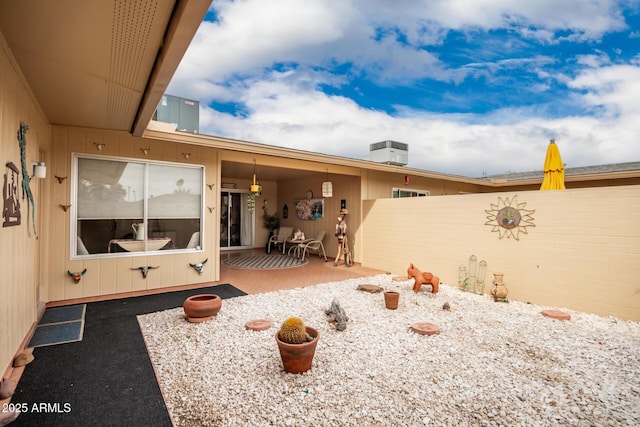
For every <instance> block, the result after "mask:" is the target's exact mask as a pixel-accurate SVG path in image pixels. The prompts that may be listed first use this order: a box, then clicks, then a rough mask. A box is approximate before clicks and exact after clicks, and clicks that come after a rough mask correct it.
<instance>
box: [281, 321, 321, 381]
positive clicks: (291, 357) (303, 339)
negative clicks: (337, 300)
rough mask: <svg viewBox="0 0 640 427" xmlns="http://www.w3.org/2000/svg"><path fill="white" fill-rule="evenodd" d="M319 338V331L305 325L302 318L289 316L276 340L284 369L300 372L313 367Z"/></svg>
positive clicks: (294, 372)
mask: <svg viewBox="0 0 640 427" xmlns="http://www.w3.org/2000/svg"><path fill="white" fill-rule="evenodd" d="M319 339H320V334H319V333H318V331H317V330H315V329H314V328H311V327H309V326H305V324H304V322H303V321H302V319H300V318H298V317H289V318H288V319H287V320H285V321H284V322H283V323H282V326H280V329H279V330H278V332H277V333H276V342H277V343H278V350H279V351H280V357H281V358H282V365H283V366H284V370H285V371H287V372H289V373H292V374H300V373H302V372H306V371H308V370H309V369H311V363H312V362H313V356H314V354H315V352H316V345H317V344H318V340H319Z"/></svg>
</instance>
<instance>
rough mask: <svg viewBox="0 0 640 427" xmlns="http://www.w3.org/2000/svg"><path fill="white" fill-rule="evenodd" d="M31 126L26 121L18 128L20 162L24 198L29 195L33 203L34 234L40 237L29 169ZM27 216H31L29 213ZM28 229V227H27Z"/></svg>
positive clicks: (28, 197)
mask: <svg viewBox="0 0 640 427" xmlns="http://www.w3.org/2000/svg"><path fill="white" fill-rule="evenodd" d="M28 130H29V126H27V125H26V123H25V122H20V129H19V130H18V145H19V146H20V163H21V165H22V198H23V199H24V198H25V196H26V197H27V200H28V203H30V204H31V225H32V226H33V234H34V235H35V236H36V239H37V238H38V233H37V232H36V205H35V202H34V201H33V193H32V192H31V187H29V182H30V181H31V178H29V171H28V170H27V131H28ZM27 218H29V216H28V215H27ZM27 230H28V229H27Z"/></svg>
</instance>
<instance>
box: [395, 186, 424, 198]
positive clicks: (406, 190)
mask: <svg viewBox="0 0 640 427" xmlns="http://www.w3.org/2000/svg"><path fill="white" fill-rule="evenodd" d="M401 192H404V193H416V194H415V195H413V194H411V195H409V196H405V197H400V193H401ZM396 193H398V196H397V197H396ZM430 195H431V192H430V191H427V190H416V189H413V188H401V187H393V188H392V189H391V198H392V199H406V198H409V197H428V196H430Z"/></svg>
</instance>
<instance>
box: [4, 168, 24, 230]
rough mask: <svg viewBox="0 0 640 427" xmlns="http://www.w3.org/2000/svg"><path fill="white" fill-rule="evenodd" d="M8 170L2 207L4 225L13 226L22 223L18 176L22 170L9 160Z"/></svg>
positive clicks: (5, 176)
mask: <svg viewBox="0 0 640 427" xmlns="http://www.w3.org/2000/svg"><path fill="white" fill-rule="evenodd" d="M6 166H7V170H6V172H5V174H4V183H3V185H2V198H3V199H4V206H3V208H2V217H3V218H4V221H3V222H2V226H3V227H12V226H14V225H20V218H21V217H22V215H21V213H20V197H19V196H18V177H19V176H20V171H19V170H18V167H17V166H16V165H14V164H13V162H9V163H7V164H6Z"/></svg>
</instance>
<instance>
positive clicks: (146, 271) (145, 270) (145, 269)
mask: <svg viewBox="0 0 640 427" xmlns="http://www.w3.org/2000/svg"><path fill="white" fill-rule="evenodd" d="M154 268H160V266H157V267H152V266H150V265H145V266H142V267H131V269H132V270H140V271H141V272H142V278H143V279H146V278H147V274H149V270H151V269H154Z"/></svg>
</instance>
